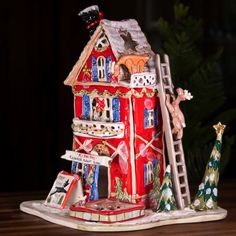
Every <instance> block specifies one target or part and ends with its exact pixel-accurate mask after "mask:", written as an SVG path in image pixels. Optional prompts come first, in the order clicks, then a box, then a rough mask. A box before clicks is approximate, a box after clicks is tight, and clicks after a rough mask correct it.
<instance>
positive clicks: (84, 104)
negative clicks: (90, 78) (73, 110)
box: [82, 94, 90, 120]
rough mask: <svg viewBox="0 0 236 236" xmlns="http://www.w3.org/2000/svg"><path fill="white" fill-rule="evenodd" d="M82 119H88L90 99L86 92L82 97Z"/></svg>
mask: <svg viewBox="0 0 236 236" xmlns="http://www.w3.org/2000/svg"><path fill="white" fill-rule="evenodd" d="M82 119H84V120H89V119H90V99H89V96H88V95H86V94H84V95H83V97H82Z"/></svg>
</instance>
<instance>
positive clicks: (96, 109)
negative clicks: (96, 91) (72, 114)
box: [92, 97, 111, 121]
mask: <svg viewBox="0 0 236 236" xmlns="http://www.w3.org/2000/svg"><path fill="white" fill-rule="evenodd" d="M110 110H111V107H110V99H109V98H102V97H95V98H93V100H92V120H97V121H110V120H111V114H110Z"/></svg>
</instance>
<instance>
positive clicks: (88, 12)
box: [78, 5, 103, 36]
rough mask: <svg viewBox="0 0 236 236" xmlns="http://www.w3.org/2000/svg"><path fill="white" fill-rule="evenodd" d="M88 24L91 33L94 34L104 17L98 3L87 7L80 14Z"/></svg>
mask: <svg viewBox="0 0 236 236" xmlns="http://www.w3.org/2000/svg"><path fill="white" fill-rule="evenodd" d="M78 15H79V16H80V17H81V18H82V20H83V21H84V22H85V24H86V26H87V30H88V31H89V35H90V36H92V35H93V33H94V31H95V30H96V28H97V26H98V25H99V22H100V20H101V19H102V18H103V16H102V13H101V12H99V8H98V6H97V5H93V6H90V7H87V8H85V9H84V10H82V11H81V12H79V14H78Z"/></svg>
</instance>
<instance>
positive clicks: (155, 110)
mask: <svg viewBox="0 0 236 236" xmlns="http://www.w3.org/2000/svg"><path fill="white" fill-rule="evenodd" d="M156 126H158V108H157V107H156V108H155V109H154V127H156Z"/></svg>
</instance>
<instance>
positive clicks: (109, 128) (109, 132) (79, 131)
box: [72, 118, 124, 139]
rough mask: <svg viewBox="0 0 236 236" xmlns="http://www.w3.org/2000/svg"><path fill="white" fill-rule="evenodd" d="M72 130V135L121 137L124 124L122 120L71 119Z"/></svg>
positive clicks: (105, 137)
mask: <svg viewBox="0 0 236 236" xmlns="http://www.w3.org/2000/svg"><path fill="white" fill-rule="evenodd" d="M72 130H73V133H74V135H78V136H82V137H89V138H103V139H109V138H123V136H124V124H123V123H122V122H115V123H113V122H102V121H91V120H80V119H79V118H74V119H73V124H72Z"/></svg>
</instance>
